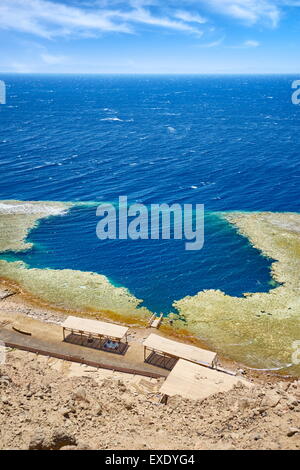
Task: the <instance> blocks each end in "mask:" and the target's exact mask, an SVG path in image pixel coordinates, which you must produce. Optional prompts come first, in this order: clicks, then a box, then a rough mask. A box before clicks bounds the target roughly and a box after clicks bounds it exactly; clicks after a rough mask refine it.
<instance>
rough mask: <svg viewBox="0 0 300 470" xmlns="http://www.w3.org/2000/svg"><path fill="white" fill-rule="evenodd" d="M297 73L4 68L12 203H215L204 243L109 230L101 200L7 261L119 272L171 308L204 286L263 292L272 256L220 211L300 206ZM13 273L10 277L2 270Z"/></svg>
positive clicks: (7, 192)
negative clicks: (112, 234) (104, 231)
mask: <svg viewBox="0 0 300 470" xmlns="http://www.w3.org/2000/svg"><path fill="white" fill-rule="evenodd" d="M297 78H299V77H292V76H249V77H248V76H223V77H221V76H204V77H197V76H88V75H82V76H75V75H74V76H72V75H69V76H67V75H66V76H62V75H57V76H55V75H51V76H50V75H49V76H42V75H40V76H39V75H35V76H31V75H13V76H12V75H2V76H0V79H2V80H5V82H6V85H7V104H6V105H1V106H0V163H1V172H0V199H2V200H3V199H16V200H29V201H30V200H48V201H51V200H54V201H81V202H82V201H83V202H84V201H91V202H99V203H100V202H105V201H109V202H117V201H118V198H119V196H121V195H125V196H128V199H129V202H130V203H133V202H141V203H144V204H147V205H149V204H151V203H169V204H172V203H180V204H183V203H192V204H196V203H198V204H205V210H206V218H205V244H204V248H203V249H202V250H200V251H186V250H185V246H184V241H180V240H138V241H133V240H108V241H100V240H98V238H97V237H96V224H97V222H98V221H99V218H97V217H96V208H95V206H92V205H91V206H87V207H74V208H73V209H72V210H71V211H70V212H69V213H68V214H67V215H65V216H62V217H61V216H59V217H50V218H48V219H44V220H43V221H41V223H40V224H39V226H38V227H37V228H36V229H34V230H33V231H32V232H31V233H30V234H29V240H30V241H32V242H33V243H34V246H33V248H32V249H31V250H30V251H28V252H26V253H22V254H20V253H19V254H17V253H8V254H5V256H4V255H2V258H4V257H5V259H9V260H14V259H21V260H23V261H25V262H26V263H27V264H28V265H29V266H32V267H39V268H47V267H48V268H55V269H63V268H70V269H76V270H82V271H94V272H97V273H100V274H104V275H106V276H107V277H108V278H109V279H110V281H111V282H112V283H113V284H115V285H118V286H124V287H127V288H128V289H129V290H130V292H131V293H133V294H134V295H135V296H136V297H138V298H141V299H143V300H144V303H143V305H145V306H146V307H148V308H149V309H151V310H152V311H155V312H164V313H168V312H169V311H170V310H171V309H172V303H173V301H174V300H177V299H180V298H182V297H185V296H186V295H194V294H196V293H197V292H199V291H201V290H203V289H221V290H223V291H224V292H226V293H227V294H230V295H236V296H241V295H242V294H243V293H244V292H258V291H261V292H264V291H268V290H270V289H271V288H273V287H274V285H273V284H272V282H271V276H270V265H271V262H272V260H269V259H267V258H265V257H263V256H262V255H261V254H260V253H259V252H258V251H257V250H255V249H254V248H252V247H251V245H250V243H249V242H248V240H247V239H245V238H244V237H242V236H240V235H238V234H237V232H236V230H235V229H234V228H233V227H232V226H230V225H229V224H228V223H226V222H225V221H224V220H222V219H220V218H219V217H218V216H217V215H216V214H215V213H216V212H218V211H232V210H238V211H295V212H299V210H300V205H299V203H300V164H299V162H300V158H299V157H300V106H295V105H293V104H292V102H291V94H292V89H291V83H292V81H293V80H294V79H297ZM0 274H1V273H0Z"/></svg>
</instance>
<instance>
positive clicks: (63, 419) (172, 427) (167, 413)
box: [0, 350, 300, 450]
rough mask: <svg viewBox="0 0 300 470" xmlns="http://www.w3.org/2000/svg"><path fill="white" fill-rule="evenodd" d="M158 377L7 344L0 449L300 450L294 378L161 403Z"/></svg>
mask: <svg viewBox="0 0 300 470" xmlns="http://www.w3.org/2000/svg"><path fill="white" fill-rule="evenodd" d="M159 386H160V383H159V382H158V381H157V380H155V379H145V378H142V377H134V376H129V375H126V374H116V373H112V372H110V371H101V370H97V369H94V370H93V369H92V368H89V367H87V366H82V365H78V364H72V363H67V362H65V361H59V360H57V359H53V358H47V357H42V356H36V355H35V354H31V353H26V352H21V351H16V350H12V351H9V352H8V353H7V358H6V363H5V365H1V366H0V448H1V449H38V450H43V449H61V450H64V449H74V450H75V449H114V450H115V449H120V450H121V449H130V450H133V449H153V450H168V449H177V450H178V449H185V450H187V449H299V447H300V381H295V382H292V383H291V382H280V383H276V384H274V383H273V384H264V385H255V386H254V387H253V388H251V389H248V388H245V387H244V386H242V385H240V386H237V387H236V388H234V389H233V390H232V391H231V392H229V393H226V394H218V395H215V396H212V397H210V398H209V399H206V400H204V401H202V402H197V401H190V400H185V399H182V398H180V397H174V398H172V399H169V401H168V404H167V405H164V404H161V403H159V395H158V393H157V392H158V389H159Z"/></svg>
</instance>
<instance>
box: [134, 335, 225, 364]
mask: <svg viewBox="0 0 300 470" xmlns="http://www.w3.org/2000/svg"><path fill="white" fill-rule="evenodd" d="M143 345H144V346H146V347H147V348H150V349H154V350H156V351H160V352H162V353H165V354H168V355H170V356H174V357H179V358H182V359H186V360H187V361H191V362H196V363H197V364H204V365H207V366H212V365H213V362H214V360H215V359H216V357H217V354H216V353H215V352H211V351H206V350H205V349H200V348H197V347H196V346H190V345H188V344H183V343H178V341H173V340H171V339H167V338H164V337H163V336H159V335H156V334H154V333H152V334H151V335H150V336H148V338H147V339H146V340H145V341H144V343H143Z"/></svg>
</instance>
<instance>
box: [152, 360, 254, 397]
mask: <svg viewBox="0 0 300 470" xmlns="http://www.w3.org/2000/svg"><path fill="white" fill-rule="evenodd" d="M238 382H242V383H243V384H245V385H247V386H252V384H251V383H250V382H247V381H246V380H243V379H241V378H239V377H235V376H232V375H228V374H225V373H224V372H219V371H217V370H215V369H209V368H207V367H202V366H200V365H198V364H194V363H192V362H188V361H185V360H183V359H179V361H178V362H177V364H176V365H175V367H174V369H173V370H172V371H171V372H170V374H169V375H168V377H167V379H166V380H165V382H164V383H163V385H162V387H161V389H160V392H161V393H163V394H164V395H168V396H174V395H180V396H182V397H184V398H189V399H193V400H203V399H204V398H207V397H209V396H211V395H214V394H215V393H220V392H228V391H229V390H230V389H231V388H232V387H233V386H234V385H236V384H237V383H238Z"/></svg>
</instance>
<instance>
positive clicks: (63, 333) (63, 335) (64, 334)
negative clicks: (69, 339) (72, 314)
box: [63, 327, 66, 341]
mask: <svg viewBox="0 0 300 470" xmlns="http://www.w3.org/2000/svg"><path fill="white" fill-rule="evenodd" d="M63 337H64V341H65V339H66V337H65V327H63Z"/></svg>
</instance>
